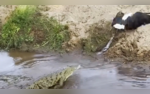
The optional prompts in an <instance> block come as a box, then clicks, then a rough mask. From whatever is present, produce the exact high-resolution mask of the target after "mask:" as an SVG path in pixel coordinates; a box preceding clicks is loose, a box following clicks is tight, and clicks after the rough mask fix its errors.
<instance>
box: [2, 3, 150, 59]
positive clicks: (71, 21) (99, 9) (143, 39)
mask: <svg viewBox="0 0 150 94" xmlns="http://www.w3.org/2000/svg"><path fill="white" fill-rule="evenodd" d="M0 7H1V8H0V12H1V14H0V16H1V18H0V19H1V22H2V23H5V22H6V19H7V16H8V15H9V13H10V12H11V11H12V10H13V9H14V8H15V6H13V5H12V6H0ZM38 9H39V10H40V13H41V14H40V15H44V16H46V17H48V18H50V17H54V18H55V19H57V21H58V22H59V23H61V24H63V25H67V26H68V27H67V28H68V29H69V39H67V41H65V40H61V41H63V43H59V46H60V45H61V46H62V47H63V48H65V49H66V51H68V52H72V51H73V50H75V49H81V50H83V51H84V52H88V53H91V52H94V53H95V52H98V51H101V49H102V48H103V47H104V46H106V44H107V42H108V41H109V39H110V38H111V36H112V33H114V32H115V31H111V26H110V24H111V21H112V19H113V17H114V16H115V15H116V13H117V12H118V11H122V12H124V13H128V12H133V13H134V12H136V11H142V12H149V11H150V6H149V5H40V6H38ZM64 28H65V27H64ZM148 29H149V26H144V27H141V28H139V29H138V30H135V31H129V32H126V33H119V34H118V35H116V36H115V39H114V41H113V43H112V44H111V48H110V49H109V50H108V51H107V53H106V56H107V57H109V58H124V59H125V60H127V61H143V60H149V57H150V56H149V49H150V48H149V38H148V35H149V32H148ZM32 34H34V36H35V37H36V39H37V41H36V42H43V44H38V45H32V44H31V43H30V44H24V43H23V44H22V46H21V48H20V50H22V51H29V52H31V51H35V52H37V51H38V52H48V51H49V50H50V48H49V47H46V46H41V45H45V44H46V43H47V44H50V43H48V42H45V41H44V38H45V35H47V33H45V32H43V31H42V30H33V31H32V32H31V35H32ZM47 36H49V35H47ZM59 38H60V37H58V38H57V39H55V40H56V41H57V40H59ZM52 39H53V38H52ZM48 40H50V39H48ZM56 41H52V42H51V43H53V44H54V45H55V46H54V47H53V48H56V47H58V46H57V45H56V43H55V42H56ZM57 43H58V42H57Z"/></svg>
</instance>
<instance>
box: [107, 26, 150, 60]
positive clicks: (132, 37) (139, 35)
mask: <svg viewBox="0 0 150 94" xmlns="http://www.w3.org/2000/svg"><path fill="white" fill-rule="evenodd" d="M149 29H150V25H146V26H142V27H139V28H138V29H137V30H135V31H128V32H125V33H120V34H118V36H116V38H115V39H114V40H115V41H117V42H116V43H115V44H114V45H113V46H112V47H111V48H110V49H109V50H108V51H107V52H106V55H107V56H108V57H110V58H116V57H117V58H123V59H125V60H127V61H149V60H150V59H149V57H150V56H149V54H150V44H149V40H150V39H149V34H150V32H149Z"/></svg>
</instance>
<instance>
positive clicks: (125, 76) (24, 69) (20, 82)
mask: <svg viewBox="0 0 150 94" xmlns="http://www.w3.org/2000/svg"><path fill="white" fill-rule="evenodd" d="M97 57H98V58H94V57H89V56H84V55H82V54H80V53H78V52H76V53H70V54H64V55H58V54H55V53H48V54H41V53H32V52H20V51H10V52H5V51H1V52H0V88H2V89H21V88H23V87H26V86H27V85H29V84H30V83H31V81H33V80H34V79H36V78H38V77H40V76H43V75H45V74H49V73H52V72H54V71H55V70H58V69H61V68H62V67H65V66H67V65H72V64H75V65H76V64H80V65H81V66H82V68H81V69H79V70H77V71H76V72H75V73H74V75H72V76H71V77H70V78H68V80H67V82H66V83H65V85H64V87H63V88H64V89H97V88H101V89H139V88H140V89H150V78H149V77H150V76H149V75H150V67H149V66H150V65H149V64H146V65H144V64H136V65H132V64H123V63H121V62H113V61H111V60H106V59H104V57H103V56H97ZM4 78H6V79H4Z"/></svg>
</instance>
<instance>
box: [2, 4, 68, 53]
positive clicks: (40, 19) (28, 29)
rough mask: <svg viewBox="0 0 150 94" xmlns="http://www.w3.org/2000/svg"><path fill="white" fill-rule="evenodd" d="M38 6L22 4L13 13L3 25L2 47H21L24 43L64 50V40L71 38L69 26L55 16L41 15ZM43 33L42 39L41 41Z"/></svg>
mask: <svg viewBox="0 0 150 94" xmlns="http://www.w3.org/2000/svg"><path fill="white" fill-rule="evenodd" d="M39 14H40V12H39V10H38V7H37V6H33V5H20V6H18V7H16V9H15V10H14V11H13V12H12V13H11V15H10V16H9V17H8V19H7V22H6V23H5V24H4V25H3V26H2V30H1V35H0V47H1V48H2V49H11V48H15V49H21V47H22V44H27V45H31V46H33V45H38V46H39V47H42V46H48V47H49V48H50V50H57V51H58V50H62V45H63V43H64V42H66V41H68V40H69V39H70V35H69V31H68V26H66V25H62V24H60V23H59V22H58V21H57V20H56V19H54V18H52V17H51V18H48V17H46V16H44V15H39ZM41 33H42V36H41V37H42V40H41V41H40V42H39V39H40V37H39V36H40V35H41Z"/></svg>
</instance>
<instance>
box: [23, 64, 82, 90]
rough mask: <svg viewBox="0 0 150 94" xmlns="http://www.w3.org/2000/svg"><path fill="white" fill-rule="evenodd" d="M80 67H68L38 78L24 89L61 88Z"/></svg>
mask: <svg viewBox="0 0 150 94" xmlns="http://www.w3.org/2000/svg"><path fill="white" fill-rule="evenodd" d="M80 67H81V66H80V65H78V66H68V67H67V68H64V69H62V70H59V71H57V72H55V73H52V74H50V75H47V76H45V77H43V78H40V79H39V80H37V81H35V82H34V83H33V84H31V85H30V86H29V87H27V88H26V89H59V88H61V87H62V86H63V84H64V82H65V81H66V80H67V79H68V78H69V77H70V76H71V75H72V74H73V73H74V72H75V71H76V70H77V69H79V68H80Z"/></svg>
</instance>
